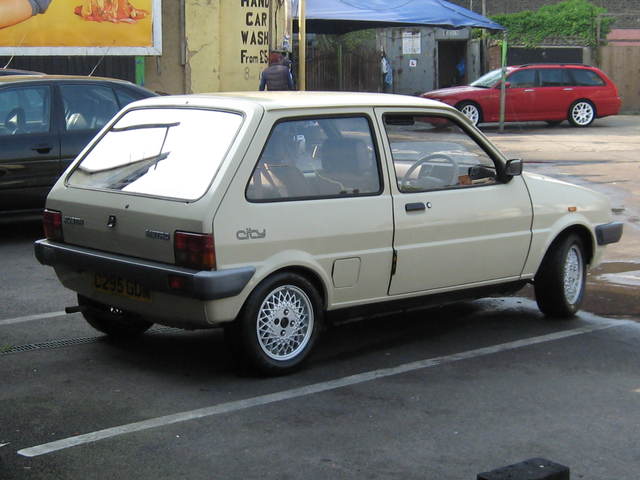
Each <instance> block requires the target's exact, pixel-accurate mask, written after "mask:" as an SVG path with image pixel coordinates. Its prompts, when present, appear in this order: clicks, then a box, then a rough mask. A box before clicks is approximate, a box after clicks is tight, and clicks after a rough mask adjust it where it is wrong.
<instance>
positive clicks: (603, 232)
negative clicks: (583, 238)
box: [596, 222, 624, 245]
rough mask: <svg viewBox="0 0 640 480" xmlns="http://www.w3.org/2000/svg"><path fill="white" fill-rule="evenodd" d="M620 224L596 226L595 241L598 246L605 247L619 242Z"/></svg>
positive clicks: (620, 235) (612, 223)
mask: <svg viewBox="0 0 640 480" xmlns="http://www.w3.org/2000/svg"><path fill="white" fill-rule="evenodd" d="M623 225H624V224H623V223H622V222H611V223H605V224H604V225H598V226H597V227H596V239H597V240H598V245H607V244H609V243H616V242H619V241H620V238H621V237H622V228H623Z"/></svg>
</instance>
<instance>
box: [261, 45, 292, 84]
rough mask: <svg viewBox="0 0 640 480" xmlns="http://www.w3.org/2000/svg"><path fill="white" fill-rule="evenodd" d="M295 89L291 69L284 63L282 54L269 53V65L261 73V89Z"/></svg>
mask: <svg viewBox="0 0 640 480" xmlns="http://www.w3.org/2000/svg"><path fill="white" fill-rule="evenodd" d="M265 87H266V88H267V90H293V77H292V76H291V70H290V69H289V67H288V66H286V65H285V64H284V59H283V58H282V55H281V54H279V53H277V52H271V53H270V54H269V66H268V67H267V68H265V69H264V70H263V71H262V73H261V74H260V90H264V89H265Z"/></svg>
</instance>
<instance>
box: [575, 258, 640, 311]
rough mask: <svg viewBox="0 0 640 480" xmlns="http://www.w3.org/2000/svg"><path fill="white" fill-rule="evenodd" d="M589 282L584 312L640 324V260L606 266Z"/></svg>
mask: <svg viewBox="0 0 640 480" xmlns="http://www.w3.org/2000/svg"><path fill="white" fill-rule="evenodd" d="M587 281H588V286H587V294H586V295H585V301H584V305H583V309H584V310H586V311H589V312H592V313H595V314H598V315H602V316H607V317H618V318H629V319H633V320H637V321H640V295H639V294H638V293H639V292H640V261H631V262H607V263H602V264H600V265H599V266H598V267H597V268H594V269H593V270H591V273H590V275H589V276H588V277H587Z"/></svg>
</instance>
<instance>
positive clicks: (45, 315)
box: [0, 311, 67, 325]
mask: <svg viewBox="0 0 640 480" xmlns="http://www.w3.org/2000/svg"><path fill="white" fill-rule="evenodd" d="M66 314H67V312H64V311H63V312H49V313H39V314H37V315H27V316H26V317H16V318H7V319H5V320H0V325H11V324H14V323H22V322H31V321H32V320H42V319H45V318H54V317H61V316H63V315H66Z"/></svg>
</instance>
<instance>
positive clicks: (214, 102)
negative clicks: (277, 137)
mask: <svg viewBox="0 0 640 480" xmlns="http://www.w3.org/2000/svg"><path fill="white" fill-rule="evenodd" d="M135 105H136V106H153V105H155V106H172V105H174V106H183V105H192V106H199V107H216V108H230V109H234V108H237V109H242V110H244V109H252V107H253V108H255V107H256V106H261V107H262V108H263V109H264V110H283V109H293V108H338V107H346V108H349V107H355V108H362V107H369V108H371V107H436V108H440V109H449V108H450V107H448V106H446V105H444V104H442V103H440V102H436V101H434V100H428V99H425V98H421V97H413V96H409V95H392V94H386V93H362V92H315V91H314V92H301V91H278V92H268V91H266V92H260V91H250V92H218V93H200V94H190V95H168V96H163V97H153V98H151V99H145V100H139V101H137V102H135Z"/></svg>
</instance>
